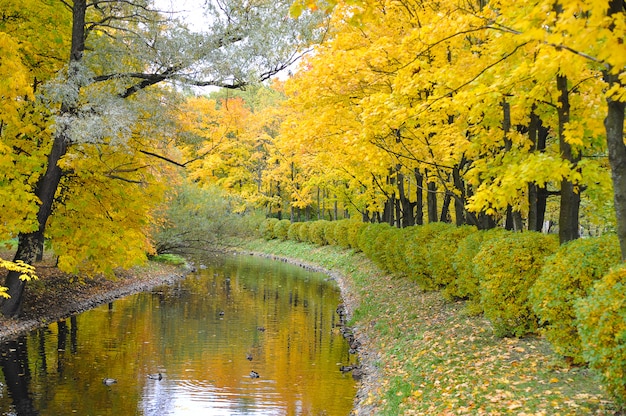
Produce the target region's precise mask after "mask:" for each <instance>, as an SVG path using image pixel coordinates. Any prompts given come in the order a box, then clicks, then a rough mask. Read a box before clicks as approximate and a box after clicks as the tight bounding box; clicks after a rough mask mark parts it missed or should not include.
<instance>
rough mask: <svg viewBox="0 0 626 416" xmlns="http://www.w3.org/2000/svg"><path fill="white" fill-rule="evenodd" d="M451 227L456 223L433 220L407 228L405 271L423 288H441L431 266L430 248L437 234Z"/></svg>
mask: <svg viewBox="0 0 626 416" xmlns="http://www.w3.org/2000/svg"><path fill="white" fill-rule="evenodd" d="M450 227H454V225H452V224H448V223H443V222H431V223H429V224H426V225H420V226H416V227H408V228H407V234H406V240H407V241H406V244H405V246H404V257H405V262H406V268H407V269H406V270H405V272H406V275H407V276H408V277H409V278H411V279H413V280H414V281H415V282H416V283H417V284H418V285H419V286H420V288H421V289H422V290H436V289H439V288H440V287H439V286H438V285H437V283H436V282H435V280H434V279H433V274H432V270H431V268H430V264H431V263H430V257H431V255H430V250H431V245H432V242H433V241H434V240H435V239H436V238H437V236H438V235H439V234H441V233H442V232H444V231H445V230H448V229H449V228H450Z"/></svg>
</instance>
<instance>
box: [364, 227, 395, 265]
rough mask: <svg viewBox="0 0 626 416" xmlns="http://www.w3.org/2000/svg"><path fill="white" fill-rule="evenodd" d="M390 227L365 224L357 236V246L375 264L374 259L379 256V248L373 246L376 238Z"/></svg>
mask: <svg viewBox="0 0 626 416" xmlns="http://www.w3.org/2000/svg"><path fill="white" fill-rule="evenodd" d="M390 228H391V226H390V225H389V224H386V223H367V224H365V225H364V226H363V228H362V229H361V232H360V233H359V234H358V236H357V245H358V248H359V250H361V251H362V252H363V253H364V254H365V256H366V257H367V258H369V259H370V260H372V261H373V262H375V263H377V262H378V261H377V260H376V257H377V256H378V255H379V247H378V246H375V242H376V238H377V237H378V235H379V234H380V233H381V232H383V231H384V230H388V229H390Z"/></svg>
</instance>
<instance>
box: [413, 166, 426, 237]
mask: <svg viewBox="0 0 626 416" xmlns="http://www.w3.org/2000/svg"><path fill="white" fill-rule="evenodd" d="M414 172H415V183H416V187H415V188H416V190H415V198H416V199H415V224H416V225H422V224H424V175H422V174H421V173H420V171H419V169H417V168H415V171H414Z"/></svg>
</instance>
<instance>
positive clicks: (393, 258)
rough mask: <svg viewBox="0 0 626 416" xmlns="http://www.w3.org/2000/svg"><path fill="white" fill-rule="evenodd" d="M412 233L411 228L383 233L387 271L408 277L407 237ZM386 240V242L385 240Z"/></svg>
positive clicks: (393, 229) (392, 228)
mask: <svg viewBox="0 0 626 416" xmlns="http://www.w3.org/2000/svg"><path fill="white" fill-rule="evenodd" d="M409 232H410V228H394V227H391V228H390V229H389V230H388V231H383V232H382V233H381V235H382V236H383V241H381V243H382V244H384V245H383V250H384V255H383V259H382V260H383V262H384V268H385V270H387V271H389V272H391V273H396V274H398V275H402V276H404V275H406V270H407V264H406V258H405V249H406V235H407V234H408V233H409ZM385 238H386V241H385V240H384V239H385Z"/></svg>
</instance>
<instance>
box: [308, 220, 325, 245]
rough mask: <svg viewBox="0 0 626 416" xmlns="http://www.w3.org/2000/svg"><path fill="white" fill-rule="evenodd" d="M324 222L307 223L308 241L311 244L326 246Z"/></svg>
mask: <svg viewBox="0 0 626 416" xmlns="http://www.w3.org/2000/svg"><path fill="white" fill-rule="evenodd" d="M327 222H328V221H326V220H318V221H314V222H311V223H309V240H310V241H311V242H312V243H313V244H317V245H318V246H325V245H326V244H328V241H326V237H325V230H326V223H327Z"/></svg>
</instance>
